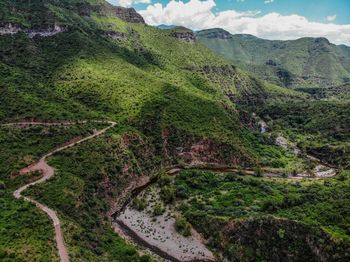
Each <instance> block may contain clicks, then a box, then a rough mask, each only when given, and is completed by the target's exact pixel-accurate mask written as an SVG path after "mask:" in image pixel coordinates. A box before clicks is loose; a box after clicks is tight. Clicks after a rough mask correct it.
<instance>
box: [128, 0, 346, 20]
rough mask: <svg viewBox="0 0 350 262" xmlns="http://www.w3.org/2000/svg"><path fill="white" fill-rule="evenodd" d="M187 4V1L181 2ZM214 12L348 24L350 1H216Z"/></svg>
mask: <svg viewBox="0 0 350 262" xmlns="http://www.w3.org/2000/svg"><path fill="white" fill-rule="evenodd" d="M182 1H183V2H189V0H182ZM168 2H169V0H152V1H151V3H153V4H154V3H162V4H163V5H165V4H167V3H168ZM215 2H216V4H217V7H216V8H215V11H224V10H228V9H235V10H239V11H249V10H260V11H261V12H262V14H266V13H270V12H278V13H280V14H282V15H290V14H299V15H302V16H305V17H307V18H309V19H310V20H311V21H316V22H324V21H325V19H326V17H327V16H333V15H336V16H337V17H336V19H335V22H336V23H339V24H350V0H274V1H273V2H272V3H269V4H266V3H264V2H265V1H264V0H244V1H241V0H217V1H215ZM147 5H148V4H133V7H134V8H135V9H136V10H143V9H145V7H147Z"/></svg>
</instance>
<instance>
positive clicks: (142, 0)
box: [107, 0, 151, 7]
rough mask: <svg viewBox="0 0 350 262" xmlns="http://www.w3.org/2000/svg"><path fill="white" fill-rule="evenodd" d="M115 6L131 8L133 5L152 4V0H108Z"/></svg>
mask: <svg viewBox="0 0 350 262" xmlns="http://www.w3.org/2000/svg"><path fill="white" fill-rule="evenodd" d="M107 1H108V2H110V3H111V4H113V5H117V6H124V7H130V6H131V5H133V4H150V3H151V0H107Z"/></svg>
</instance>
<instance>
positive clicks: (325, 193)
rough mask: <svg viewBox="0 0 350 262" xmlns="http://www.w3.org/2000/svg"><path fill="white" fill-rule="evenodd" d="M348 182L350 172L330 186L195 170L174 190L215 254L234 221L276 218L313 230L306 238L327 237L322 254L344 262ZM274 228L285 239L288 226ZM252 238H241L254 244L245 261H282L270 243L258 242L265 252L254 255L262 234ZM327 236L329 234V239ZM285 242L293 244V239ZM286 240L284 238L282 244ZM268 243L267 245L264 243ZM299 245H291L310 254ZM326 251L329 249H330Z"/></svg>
mask: <svg viewBox="0 0 350 262" xmlns="http://www.w3.org/2000/svg"><path fill="white" fill-rule="evenodd" d="M349 178H350V177H349V172H344V173H343V174H342V175H341V176H339V177H338V178H335V179H329V180H325V181H318V182H314V181H294V182H293V181H286V180H283V179H271V178H254V177H247V176H240V175H238V174H235V173H211V172H206V171H195V170H191V171H183V172H182V173H181V174H180V175H179V176H178V177H177V178H176V181H175V185H176V188H177V195H178V197H179V199H183V200H185V201H184V202H183V204H181V205H180V206H179V208H180V210H181V211H182V212H183V214H184V215H185V217H186V218H187V219H188V221H189V222H190V223H191V224H192V225H194V227H195V228H197V229H198V230H199V231H200V232H202V233H204V234H205V236H207V237H208V238H209V239H210V240H211V245H212V247H213V248H219V249H220V248H223V247H222V246H220V245H221V244H220V243H221V242H220V241H224V240H223V239H222V237H223V236H222V235H221V237H220V234H219V232H221V231H222V230H223V229H224V227H225V226H226V225H227V223H228V221H230V220H231V219H235V221H245V219H248V218H250V219H253V218H258V219H261V218H264V217H266V216H268V215H273V216H274V217H276V218H287V219H289V220H293V221H302V222H303V223H305V224H306V225H309V227H305V228H304V232H303V234H311V235H312V233H311V232H312V231H313V230H316V229H319V228H321V229H322V230H323V231H324V232H323V233H322V234H323V236H322V237H321V238H323V239H324V240H327V241H330V243H327V244H326V243H323V244H322V243H321V250H322V252H325V253H329V254H328V255H327V256H333V259H335V260H340V261H341V259H345V258H346V257H349V255H350V253H349V252H350V232H349V230H348V225H349V221H348V219H349V212H350V209H349V205H348V203H349V201H350V199H349V197H350V196H349V194H348V193H347V192H348V191H349V187H350V184H349V181H350V180H349ZM199 217H200V219H199ZM230 223H231V222H230ZM270 223H272V224H276V223H277V228H278V230H280V231H281V233H280V234H284V230H285V231H287V229H286V228H284V227H283V223H282V225H281V226H280V227H279V226H278V220H277V221H276V222H275V223H273V222H271V221H270ZM243 226H244V225H243ZM247 230H249V227H248V228H247ZM256 230H259V228H256ZM262 230H266V229H262ZM296 230H297V227H296V228H295V231H294V232H293V231H290V232H288V234H295V232H296ZM282 231H283V232H282ZM316 231H317V230H316ZM325 232H326V233H325ZM250 233H251V236H250V237H249V234H248V236H244V235H243V234H242V235H241V237H242V238H243V237H246V238H248V239H249V241H247V243H245V244H242V246H243V247H242V250H245V251H244V252H247V250H250V252H251V253H250V254H248V253H247V254H246V256H245V259H247V260H249V257H257V258H259V259H262V260H265V259H269V258H270V259H273V260H275V259H276V258H277V257H278V255H277V254H278V251H277V250H275V248H272V249H269V248H267V246H268V244H269V243H268V241H271V237H270V238H269V237H267V238H266V239H264V238H262V237H261V238H259V239H260V243H258V244H257V245H258V246H259V245H260V246H259V247H258V248H259V249H260V251H258V250H256V249H255V248H257V247H256V246H254V245H255V244H256V243H254V240H253V239H252V238H251V237H252V235H255V234H257V232H255V231H254V230H253V229H252V231H251V232H250ZM225 234H226V233H225V231H223V235H224V238H225V237H228V238H229V237H231V236H230V235H226V236H225ZM266 234H270V235H272V234H274V232H273V230H271V231H267V232H266ZM327 234H330V237H328V236H327ZM237 237H239V235H238V236H237ZM256 237H259V236H256ZM285 237H286V239H291V238H290V236H288V235H286V236H285ZM328 238H331V239H332V240H329V239H328ZM282 239H283V236H282V237H281V241H282ZM237 241H238V240H237ZM252 241H253V242H252ZM264 241H267V242H265V243H264ZM293 241H294V240H293ZM295 241H299V242H298V243H296V242H293V243H289V244H290V245H298V246H299V247H298V249H299V250H298V252H302V250H300V248H303V247H304V248H305V250H306V248H307V247H306V245H305V244H303V241H304V240H302V239H298V240H295ZM333 241H334V242H333ZM257 242H258V241H257ZM234 243H235V242H232V243H231V244H234ZM236 243H237V244H238V243H239V242H236ZM335 243H336V244H335ZM270 244H271V247H275V245H274V244H272V243H270ZM327 245H329V247H327V248H328V249H327V248H326V246H327ZM276 246H277V245H276ZM237 248H238V247H237ZM254 249H255V250H254ZM345 250H346V251H345ZM294 251H296V250H292V249H291V250H289V251H288V252H289V254H294V255H295V254H297V253H296V252H294ZM235 252H236V253H235V254H231V255H235V256H237V255H238V253H237V252H238V250H236V251H235ZM259 252H262V253H259ZM342 252H343V253H342ZM307 255H309V254H305V256H307ZM274 257H275V258H274ZM304 258H305V257H304ZM313 259H314V258H313ZM343 261H344V260H343Z"/></svg>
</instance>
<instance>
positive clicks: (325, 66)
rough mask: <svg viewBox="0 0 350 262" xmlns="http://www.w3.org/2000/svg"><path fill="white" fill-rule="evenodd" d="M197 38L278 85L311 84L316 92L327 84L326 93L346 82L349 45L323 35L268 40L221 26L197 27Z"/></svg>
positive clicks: (349, 76) (349, 71)
mask: <svg viewBox="0 0 350 262" xmlns="http://www.w3.org/2000/svg"><path fill="white" fill-rule="evenodd" d="M197 38H198V39H199V41H200V42H202V43H203V44H205V45H206V46H208V47H209V48H210V49H212V50H213V51H215V52H217V53H218V54H220V55H222V56H224V57H226V58H228V59H230V60H231V61H233V62H234V63H236V64H237V65H239V66H241V67H242V68H243V69H245V70H247V71H249V72H251V73H253V74H255V75H257V76H258V77H259V78H261V79H265V80H268V81H270V82H272V83H275V84H278V85H281V86H286V87H293V88H304V89H305V91H307V90H308V88H312V90H313V91H314V92H316V93H322V92H323V88H325V87H328V88H333V89H334V90H335V89H336V90H337V92H336V93H334V92H333V94H328V95H334V94H335V95H337V94H341V93H344V91H346V90H343V91H342V89H344V87H342V86H341V85H343V84H344V83H349V82H350V48H349V47H348V46H345V45H339V46H336V45H334V44H331V43H329V41H328V40H327V39H325V38H301V39H297V40H291V41H271V40H265V39H260V38H257V37H255V36H252V35H231V34H230V33H228V32H226V31H224V30H222V29H210V30H203V31H200V32H198V33H197ZM303 91H304V90H303Z"/></svg>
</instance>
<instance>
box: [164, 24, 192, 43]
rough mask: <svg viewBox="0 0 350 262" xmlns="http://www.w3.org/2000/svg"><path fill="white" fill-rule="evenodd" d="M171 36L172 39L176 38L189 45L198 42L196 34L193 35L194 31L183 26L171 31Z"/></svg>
mask: <svg viewBox="0 0 350 262" xmlns="http://www.w3.org/2000/svg"><path fill="white" fill-rule="evenodd" d="M170 35H171V36H172V37H175V38H177V39H180V40H184V41H186V42H189V43H194V42H196V36H195V34H194V33H193V31H192V30H190V29H188V28H186V27H182V26H181V27H176V28H174V29H172V30H171V33H170Z"/></svg>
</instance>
